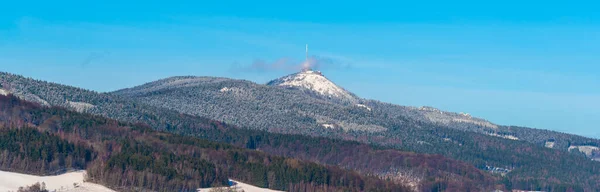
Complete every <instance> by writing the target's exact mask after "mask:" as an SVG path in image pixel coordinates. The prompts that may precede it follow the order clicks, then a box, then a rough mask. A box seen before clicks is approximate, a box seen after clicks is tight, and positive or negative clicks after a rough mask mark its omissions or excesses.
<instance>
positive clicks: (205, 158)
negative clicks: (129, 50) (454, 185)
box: [0, 96, 409, 191]
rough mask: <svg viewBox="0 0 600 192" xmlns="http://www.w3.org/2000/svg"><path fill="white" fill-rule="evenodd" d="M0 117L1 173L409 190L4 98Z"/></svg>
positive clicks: (156, 184) (138, 184) (188, 187)
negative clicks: (78, 173) (67, 173)
mask: <svg viewBox="0 0 600 192" xmlns="http://www.w3.org/2000/svg"><path fill="white" fill-rule="evenodd" d="M0 114H1V115H0V119H2V121H1V125H0V141H1V142H0V149H2V151H3V152H2V154H0V157H4V158H2V160H1V161H0V163H1V165H2V167H0V168H1V169H4V170H13V171H19V172H23V173H39V174H49V173H55V172H57V171H61V170H67V169H78V168H83V169H85V170H86V171H87V173H88V177H89V179H90V181H92V182H95V183H99V184H103V185H105V186H108V187H110V188H113V189H116V190H125V191H129V190H152V191H196V189H198V188H206V187H214V186H223V185H228V182H229V180H228V177H231V178H235V179H237V180H240V181H243V182H246V183H249V184H253V185H256V186H260V187H266V188H272V189H278V190H288V191H297V189H313V190H311V191H322V190H348V191H408V190H409V189H408V187H405V186H403V185H401V184H396V183H393V182H390V181H383V180H380V179H378V178H376V177H372V176H362V175H360V174H358V173H356V172H352V171H348V170H344V169H340V168H337V167H332V166H322V165H318V164H315V163H311V162H306V161H301V160H297V159H291V158H282V157H277V156H270V155H267V154H265V153H262V152H258V151H253V150H247V149H241V148H237V147H234V146H232V145H228V144H221V143H215V142H210V141H206V140H201V139H197V138H193V137H185V136H177V135H173V134H169V133H165V132H157V131H153V130H152V129H150V128H149V127H146V126H144V125H134V124H127V123H122V122H118V121H114V120H110V119H105V118H102V117H98V116H92V115H85V114H79V113H75V112H70V111H66V110H64V109H60V108H40V107H39V106H36V105H35V104H31V103H27V102H23V101H20V100H18V99H16V98H14V97H10V96H8V97H7V96H0ZM31 141H33V142H31Z"/></svg>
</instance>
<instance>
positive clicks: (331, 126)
mask: <svg viewBox="0 0 600 192" xmlns="http://www.w3.org/2000/svg"><path fill="white" fill-rule="evenodd" d="M321 126H323V127H325V128H335V125H333V124H321Z"/></svg>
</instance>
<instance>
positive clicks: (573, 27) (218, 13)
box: [0, 1, 600, 138]
mask: <svg viewBox="0 0 600 192" xmlns="http://www.w3.org/2000/svg"><path fill="white" fill-rule="evenodd" d="M566 3H567V1H560V2H558V1H557V2H552V1H498V2H491V1H462V2H460V1H428V2H425V1H414V2H411V3H399V2H393V1H389V2H385V1H379V2H377V1H356V2H353V1H327V2H315V1H293V2H287V1H223V2H221V3H207V2H205V1H189V2H157V1H127V2H121V1H93V2H92V1H86V2H80V1H27V2H24V1H7V2H3V3H2V6H1V7H0V70H1V71H7V72H12V73H17V74H21V75H25V76H28V77H33V78H36V79H42V80H47V81H53V82H58V83H63V84H69V85H74V86H79V87H83V88H87V89H92V90H96V91H112V90H116V89H120V88H126V87H131V86H134V85H139V84H142V83H144V82H148V81H152V80H156V79H159V78H164V77H169V76H174V75H198V76H224V77H232V78H237V79H248V80H252V81H255V82H258V83H265V82H267V81H268V80H270V79H274V78H277V77H279V76H282V75H285V74H287V73H291V72H292V71H289V70H277V69H270V70H259V71H257V70H246V69H248V68H247V66H250V65H252V64H253V63H256V62H257V61H264V62H265V63H267V64H271V63H276V62H278V61H281V59H282V58H283V59H285V60H287V61H288V63H294V62H298V61H301V60H302V59H303V57H304V44H306V43H308V44H309V45H310V47H311V54H312V55H315V56H318V57H321V58H326V59H328V60H329V61H332V62H329V63H328V64H327V65H325V64H324V65H323V66H322V68H321V70H322V71H323V73H324V74H325V75H326V76H327V77H329V78H330V79H331V80H333V81H335V82H336V83H338V84H339V85H341V86H343V87H345V88H347V89H348V90H350V91H352V92H355V93H356V94H358V95H359V96H362V97H365V98H371V99H378V100H382V101H386V102H391V103H396V104H401V105H411V106H424V105H426V106H434V107H438V108H441V109H443V110H449V111H456V112H468V113H471V114H473V115H474V116H478V117H483V118H486V119H489V120H491V121H492V122H495V123H499V124H505V125H522V126H530V127H536V128H544V129H551V130H558V131H563V132H569V133H575V134H580V135H585V136H590V137H597V138H600V126H599V125H600V111H599V109H600V79H599V76H600V46H599V45H600V12H598V11H597V10H596V8H597V7H600V4H598V3H597V2H593V1H590V2H578V3H572V4H566Z"/></svg>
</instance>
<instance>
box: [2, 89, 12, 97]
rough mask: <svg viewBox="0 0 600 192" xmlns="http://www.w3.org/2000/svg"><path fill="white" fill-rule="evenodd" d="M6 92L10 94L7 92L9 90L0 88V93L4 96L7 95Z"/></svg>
mask: <svg viewBox="0 0 600 192" xmlns="http://www.w3.org/2000/svg"><path fill="white" fill-rule="evenodd" d="M8 94H10V92H9V91H7V90H4V89H0V95H4V96H6V95H8Z"/></svg>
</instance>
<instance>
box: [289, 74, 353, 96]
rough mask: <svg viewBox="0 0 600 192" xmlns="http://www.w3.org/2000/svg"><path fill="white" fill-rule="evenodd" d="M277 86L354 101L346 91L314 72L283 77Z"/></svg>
mask: <svg viewBox="0 0 600 192" xmlns="http://www.w3.org/2000/svg"><path fill="white" fill-rule="evenodd" d="M281 81H282V83H280V84H278V85H279V86H284V87H285V86H289V87H301V88H305V89H309V90H312V91H315V92H317V93H319V94H321V95H325V96H329V97H337V98H345V99H350V100H354V99H355V98H354V96H352V95H351V94H350V93H349V92H348V91H346V90H344V89H342V88H341V87H338V86H337V85H335V84H334V83H333V82H331V81H329V79H327V78H325V77H324V76H323V75H322V74H321V73H319V72H315V71H304V72H301V73H297V74H295V75H290V76H286V77H283V78H282V79H281Z"/></svg>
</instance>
